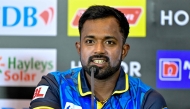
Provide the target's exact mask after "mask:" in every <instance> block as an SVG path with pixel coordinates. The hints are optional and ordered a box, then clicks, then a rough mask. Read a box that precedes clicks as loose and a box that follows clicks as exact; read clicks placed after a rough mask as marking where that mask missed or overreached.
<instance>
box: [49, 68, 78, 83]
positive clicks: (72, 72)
mask: <svg viewBox="0 0 190 109" xmlns="http://www.w3.org/2000/svg"><path fill="white" fill-rule="evenodd" d="M80 70H81V67H78V68H72V69H68V70H66V71H62V72H60V71H56V72H50V73H49V74H48V75H53V76H54V78H55V79H56V80H57V82H58V83H59V84H60V83H61V81H64V80H70V79H76V78H77V77H78V73H79V72H80Z"/></svg>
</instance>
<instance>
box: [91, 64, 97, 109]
mask: <svg viewBox="0 0 190 109" xmlns="http://www.w3.org/2000/svg"><path fill="white" fill-rule="evenodd" d="M95 71H96V68H94V67H92V68H91V69H90V72H91V92H92V94H91V109H94V73H95Z"/></svg>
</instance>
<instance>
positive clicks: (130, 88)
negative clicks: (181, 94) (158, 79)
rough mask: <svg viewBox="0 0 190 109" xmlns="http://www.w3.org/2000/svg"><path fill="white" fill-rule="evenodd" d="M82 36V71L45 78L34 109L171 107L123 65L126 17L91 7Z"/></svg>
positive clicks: (82, 24)
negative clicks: (126, 71)
mask: <svg viewBox="0 0 190 109" xmlns="http://www.w3.org/2000/svg"><path fill="white" fill-rule="evenodd" d="M79 33H80V42H76V44H75V45H76V48H77V51H78V53H79V55H80V60H81V63H82V68H76V69H70V70H68V71H65V72H52V73H50V74H48V75H47V76H43V77H42V80H41V81H40V83H39V84H38V87H37V88H36V90H35V93H34V97H33V100H32V101H31V104H30V109H33V108H34V109H42V108H43V109H90V108H94V109H167V107H166V103H165V100H164V98H163V97H162V96H161V95H160V94H159V93H158V92H156V91H155V90H153V89H151V88H150V87H149V86H147V85H145V84H144V83H142V82H141V81H140V79H137V78H133V77H130V76H128V75H127V74H126V73H125V72H124V71H123V69H122V67H121V61H122V60H123V59H124V58H125V57H126V55H127V53H128V51H129V48H130V46H129V45H128V44H127V43H125V42H126V39H127V37H128V33H129V24H128V22H127V19H126V18H125V16H124V14H123V13H121V12H120V11H118V10H116V9H114V8H112V7H108V6H102V5H95V6H91V7H89V8H88V9H87V10H86V11H85V12H84V14H83V15H82V16H81V18H80V20H79ZM93 76H94V77H93Z"/></svg>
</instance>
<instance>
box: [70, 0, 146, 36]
mask: <svg viewBox="0 0 190 109" xmlns="http://www.w3.org/2000/svg"><path fill="white" fill-rule="evenodd" d="M79 2H80V3H79ZM81 2H83V4H81ZM93 4H101V5H102V4H105V5H109V6H112V7H115V8H117V9H118V10H120V11H122V12H123V13H124V15H125V17H126V18H127V19H128V22H129V24H130V33H129V37H146V0H141V1H139V0H131V1H126V0H120V1H115V0H111V1H102V0H94V1H91V2H88V1H87V0H82V1H77V0H72V1H71V0H70V1H68V20H69V21H68V22H69V23H68V36H69V37H76V36H77V37H78V36H79V32H78V28H77V27H78V20H79V18H80V17H81V16H82V14H83V13H84V11H85V10H86V9H87V8H88V7H89V6H90V5H93ZM139 30H140V31H139Z"/></svg>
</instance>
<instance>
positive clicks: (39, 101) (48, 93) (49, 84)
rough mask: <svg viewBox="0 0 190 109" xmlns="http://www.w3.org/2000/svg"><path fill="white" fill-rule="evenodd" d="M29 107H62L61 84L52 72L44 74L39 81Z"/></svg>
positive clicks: (42, 108)
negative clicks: (60, 97)
mask: <svg viewBox="0 0 190 109" xmlns="http://www.w3.org/2000/svg"><path fill="white" fill-rule="evenodd" d="M29 109H61V104H60V99H59V85H58V83H57V81H56V79H55V77H54V76H53V75H52V74H48V75H46V76H43V77H42V79H41V81H40V82H39V83H38V85H37V87H36V89H35V91H34V95H33V99H32V101H31V102H30V107H29Z"/></svg>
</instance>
